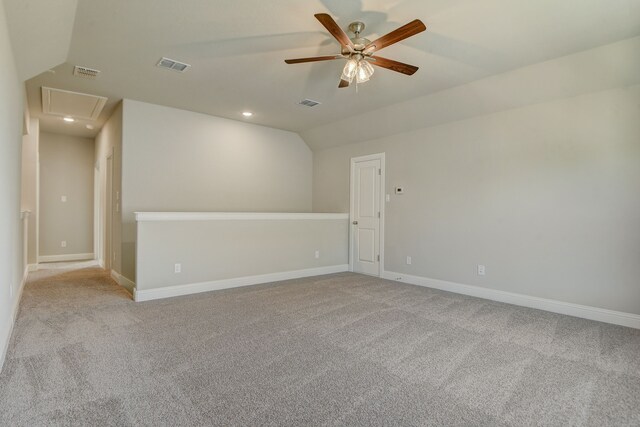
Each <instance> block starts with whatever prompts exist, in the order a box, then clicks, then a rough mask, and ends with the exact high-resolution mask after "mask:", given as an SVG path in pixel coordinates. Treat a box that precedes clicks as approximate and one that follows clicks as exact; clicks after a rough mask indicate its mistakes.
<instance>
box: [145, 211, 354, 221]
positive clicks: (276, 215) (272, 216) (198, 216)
mask: <svg viewBox="0 0 640 427" xmlns="http://www.w3.org/2000/svg"><path fill="white" fill-rule="evenodd" d="M135 215H136V221H213V220H227V221H228V220H284V219H286V220H291V219H303V220H309V219H318V220H327V219H334V220H337V219H349V214H347V213H289V212H136V213H135Z"/></svg>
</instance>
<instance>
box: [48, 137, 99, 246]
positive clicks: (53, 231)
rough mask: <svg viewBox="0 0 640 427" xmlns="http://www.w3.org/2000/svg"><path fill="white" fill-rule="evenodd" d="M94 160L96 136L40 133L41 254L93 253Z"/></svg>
mask: <svg viewBox="0 0 640 427" xmlns="http://www.w3.org/2000/svg"><path fill="white" fill-rule="evenodd" d="M93 164H94V142H93V139H89V138H80V137H75V136H68V135H57V134H52V133H46V132H41V133H40V234H39V240H40V241H39V243H40V244H39V246H40V254H39V255H40V256H51V255H69V254H90V253H93ZM62 196H66V198H67V201H66V202H62V201H61V197H62ZM62 240H65V241H66V242H67V246H66V247H65V248H63V247H61V246H60V242H61V241H62Z"/></svg>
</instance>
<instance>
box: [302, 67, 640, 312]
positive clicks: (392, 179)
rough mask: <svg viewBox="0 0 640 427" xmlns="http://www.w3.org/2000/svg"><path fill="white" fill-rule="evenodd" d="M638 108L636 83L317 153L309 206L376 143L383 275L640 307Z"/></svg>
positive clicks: (342, 184) (342, 200)
mask: <svg viewBox="0 0 640 427" xmlns="http://www.w3.org/2000/svg"><path fill="white" fill-rule="evenodd" d="M575 71H576V73H579V72H580V70H575ZM639 117H640V86H637V85H636V86H633V87H627V88H620V89H616V90H609V91H603V92H598V93H594V94H589V95H581V96H578V97H573V98H566V99H562V100H556V101H552V102H547V103H541V104H537V105H533V106H528V107H524V108H520V109H512V110H508V111H503V112H499V113H495V114H491V115H487V116H481V117H476V118H472V119H468V120H464V121H459V122H455V123H449V124H445V125H440V126H436V127H430V128H425V129H421V130H418V131H413V132H410V133H402V134H397V135H394V136H391V137H385V138H382V139H378V140H372V141H368V142H364V143H359V144H352V145H347V146H343V147H337V148H332V149H327V150H322V151H317V152H315V153H314V211H315V212H348V210H349V159H350V158H351V157H354V156H360V155H365V154H372V153H378V152H385V153H386V166H387V169H386V183H385V184H386V192H387V193H388V194H390V197H391V201H390V202H389V203H387V204H386V207H385V213H386V219H385V265H384V268H385V270H388V271H394V272H399V273H405V274H411V275H415V276H421V277H427V278H433V279H442V280H446V281H451V282H457V283H462V284H469V285H477V286H482V287H488V288H493V289H498V290H503V291H509V292H515V293H520V294H525V295H532V296H537V297H542V298H549V299H555V300H560V301H565V302H572V303H577V304H582V305H587V306H593V307H601V308H606V309H611V310H618V311H623V312H628V313H635V314H640V286H639V284H640V282H639V280H640V279H639V278H640V120H638V118H639ZM398 186H402V187H404V190H405V193H404V194H403V195H395V194H394V192H393V189H394V187H398ZM407 256H411V257H412V264H411V265H407V264H406V257H407ZM478 264H483V265H485V266H486V275H485V276H478V275H477V273H476V269H477V265H478Z"/></svg>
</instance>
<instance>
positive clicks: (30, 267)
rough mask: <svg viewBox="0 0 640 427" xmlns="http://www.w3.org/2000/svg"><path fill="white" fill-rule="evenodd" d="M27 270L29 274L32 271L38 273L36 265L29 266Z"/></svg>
mask: <svg viewBox="0 0 640 427" xmlns="http://www.w3.org/2000/svg"><path fill="white" fill-rule="evenodd" d="M27 268H28V269H29V273H31V272H33V271H38V264H29V265H28V266H27Z"/></svg>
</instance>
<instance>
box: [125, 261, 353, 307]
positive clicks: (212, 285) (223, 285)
mask: <svg viewBox="0 0 640 427" xmlns="http://www.w3.org/2000/svg"><path fill="white" fill-rule="evenodd" d="M348 270H349V265H348V264H338V265H330V266H327V267H317V268H307V269H304V270H292V271H283V272H280V273H267V274H260V275H256V276H245V277H234V278H231V279H222V280H212V281H209V282H199V283H189V284H184V285H176V286H167V287H165V288H155V289H144V290H138V289H136V290H135V291H134V294H133V296H134V299H135V300H136V301H137V302H140V301H150V300H154V299H160V298H169V297H176V296H180V295H189V294H197V293H200V292H208V291H217V290H221V289H229V288H238V287H241V286H251V285H258V284H261V283H270V282H278V281H281V280H290V279H299V278H302V277H312V276H321V275H323V274H332V273H342V272H344V271H348Z"/></svg>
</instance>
